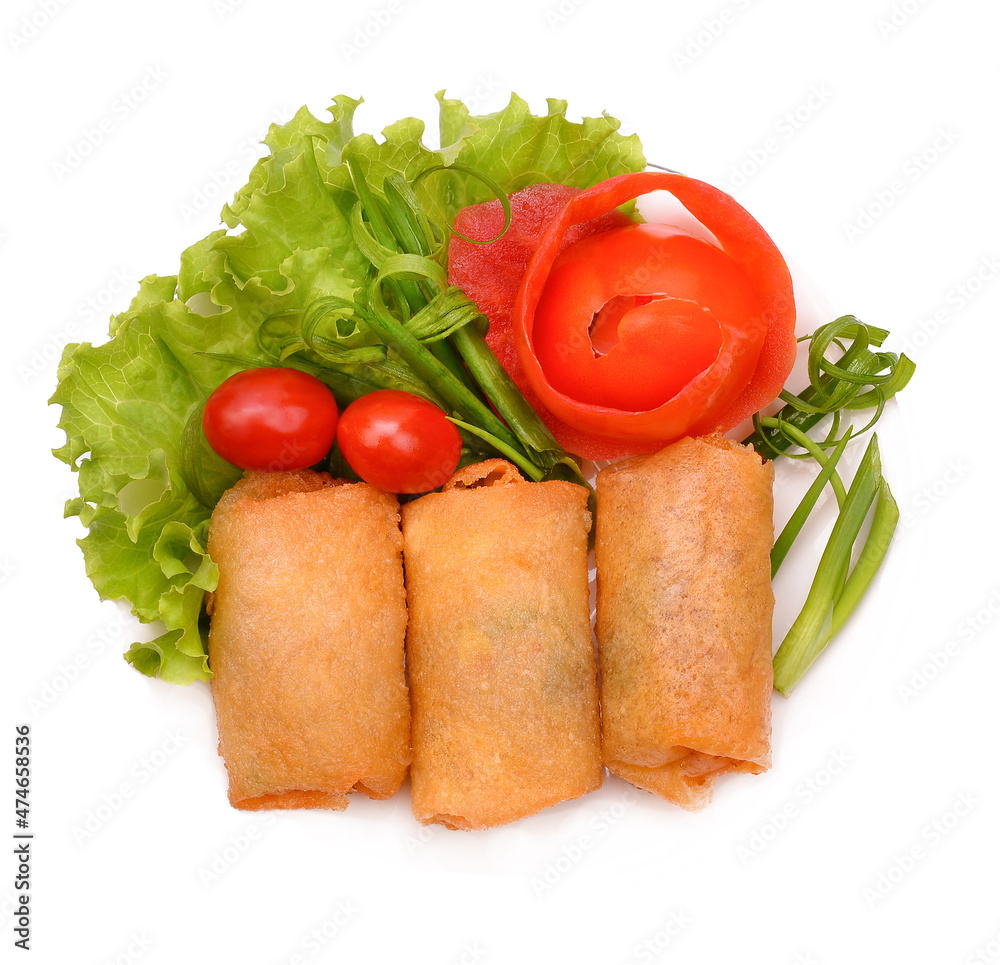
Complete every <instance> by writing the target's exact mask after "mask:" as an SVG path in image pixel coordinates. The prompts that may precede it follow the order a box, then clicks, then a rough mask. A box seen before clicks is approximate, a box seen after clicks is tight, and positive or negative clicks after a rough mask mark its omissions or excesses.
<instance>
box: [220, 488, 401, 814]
mask: <svg viewBox="0 0 1000 965" xmlns="http://www.w3.org/2000/svg"><path fill="white" fill-rule="evenodd" d="M398 508H399V504H398V503H397V501H396V498H395V497H394V496H390V495H388V494H386V493H383V492H380V491H379V490H377V489H375V488H373V487H372V486H369V485H367V484H365V483H357V484H350V483H340V482H338V481H335V480H333V479H331V478H330V477H329V476H328V475H326V474H325V473H315V472H312V471H310V470H301V471H299V472H291V473H248V474H247V475H246V476H245V477H244V478H243V479H242V480H240V481H239V482H238V483H237V484H236V485H235V486H233V488H232V489H230V490H229V491H228V492H226V493H225V495H224V496H223V497H222V499H221V500H220V501H219V504H218V505H217V506H216V508H215V511H214V512H213V513H212V520H211V524H210V529H209V537H208V549H209V553H210V554H211V557H212V559H213V560H214V561H215V563H216V564H217V565H218V567H219V585H218V589H216V591H215V593H214V594H213V599H212V600H211V606H210V612H211V615H212V624H211V630H210V632H209V637H208V651H209V661H210V665H211V668H212V672H213V675H214V676H213V677H212V697H213V698H214V700H215V709H216V714H217V717H218V722H219V753H220V754H222V757H223V759H224V760H225V762H226V768H227V770H228V771H229V801H230V803H231V804H232V805H233V806H234V807H236V808H240V809H242V810H259V809H263V808H331V809H333V810H336V811H340V810H343V809H344V808H346V807H347V795H348V793H349V792H350V791H353V790H356V791H362V792H364V793H365V794H367V795H368V796H369V797H372V798H376V799H379V800H381V799H382V798H386V797H389V796H390V795H391V794H393V793H395V791H397V790H398V789H399V786H400V784H401V783H402V781H403V778H404V776H405V774H406V768H407V765H408V763H409V759H410V742H409V736H410V708H409V699H408V692H407V687H406V679H405V671H404V641H405V634H406V603H405V592H404V589H403V566H402V556H401V551H402V542H403V540H402V534H401V533H400V531H399V521H398Z"/></svg>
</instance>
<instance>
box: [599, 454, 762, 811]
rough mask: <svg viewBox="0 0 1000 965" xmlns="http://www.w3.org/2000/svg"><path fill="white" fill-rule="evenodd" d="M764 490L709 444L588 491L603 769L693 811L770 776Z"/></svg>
mask: <svg viewBox="0 0 1000 965" xmlns="http://www.w3.org/2000/svg"><path fill="white" fill-rule="evenodd" d="M773 478H774V470H773V467H772V466H771V464H770V463H765V462H764V461H763V460H762V459H761V458H760V456H758V455H757V453H755V452H754V451H753V450H752V449H751V448H749V447H744V446H740V445H738V444H737V443H733V442H730V441H728V440H726V439H723V438H722V437H720V436H707V437H702V438H698V439H691V438H687V439H683V440H681V441H679V442H677V443H674V444H673V445H671V446H668V447H667V448H666V449H664V450H662V451H661V452H659V453H656V454H654V455H651V456H642V457H636V458H634V459H630V460H626V461H624V462H621V463H618V464H616V465H613V466H609V467H608V468H607V469H604V470H602V471H601V472H600V473H599V474H598V477H597V533H596V555H597V627H596V630H597V639H598V645H599V649H600V662H601V678H602V710H603V719H604V745H603V752H604V761H605V764H606V765H607V767H608V769H609V770H611V771H612V772H613V773H616V774H619V775H620V776H622V777H624V778H625V779H626V780H629V781H631V782H632V783H633V784H635V785H637V786H638V787H643V788H646V789H647V790H650V791H653V792H654V793H656V794H659V795H661V796H662V797H664V798H666V799H667V800H669V801H672V802H674V803H676V804H679V805H681V806H682V807H685V808H688V809H691V810H696V809H698V808H700V807H703V806H704V805H705V804H707V803H708V801H709V800H710V799H711V796H712V786H713V784H714V783H715V780H716V779H717V778H718V777H719V775H720V774H724V773H729V772H734V771H749V772H751V773H760V772H761V771H763V770H766V769H767V768H768V767H769V766H770V731H771V712H770V707H771V689H772V668H771V616H772V611H773V608H774V596H773V594H772V591H771V579H770V550H771V545H772V542H773V538H774V530H773V524H772V509H773V503H772V482H773Z"/></svg>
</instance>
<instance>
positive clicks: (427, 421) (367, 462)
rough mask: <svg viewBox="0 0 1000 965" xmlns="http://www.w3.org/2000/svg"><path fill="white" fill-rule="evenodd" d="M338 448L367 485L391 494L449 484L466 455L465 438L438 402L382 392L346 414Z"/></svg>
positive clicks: (352, 406)
mask: <svg viewBox="0 0 1000 965" xmlns="http://www.w3.org/2000/svg"><path fill="white" fill-rule="evenodd" d="M337 445H338V446H339V447H340V451H341V454H342V455H343V457H344V458H345V459H346V460H347V462H348V464H349V465H350V467H351V468H352V469H353V470H354V471H355V472H356V473H357V474H358V475H359V476H360V477H361V478H362V479H363V480H364V481H365V482H367V483H370V484H371V485H372V486H375V487H376V488H377V489H382V490H385V491H386V492H389V493H426V492H430V490H432V489H437V487H438V486H442V485H444V483H446V482H447V481H448V479H449V478H450V477H451V475H452V474H453V473H454V472H455V468H456V467H457V466H458V460H459V457H460V456H461V454H462V437H461V436H460V435H459V434H458V429H457V428H456V427H455V425H454V423H452V422H449V421H448V418H447V417H446V416H445V414H444V413H443V412H442V411H441V410H440V409H439V408H438V407H437V406H436V405H434V404H433V403H431V402H428V401H427V400H426V399H421V398H420V397H419V396H416V395H412V394H410V393H409V392H397V391H396V390H394V389H380V390H379V391H377V392H371V393H369V394H368V395H363V396H361V398H360V399H356V400H355V401H354V402H352V403H351V404H350V405H349V406H348V407H347V408H346V409H344V414H343V415H342V416H341V419H340V425H339V426H338V427H337Z"/></svg>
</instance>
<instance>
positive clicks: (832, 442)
mask: <svg viewBox="0 0 1000 965" xmlns="http://www.w3.org/2000/svg"><path fill="white" fill-rule="evenodd" d="M887 335H888V332H886V331H885V330H884V329H880V328H875V327H874V326H869V325H865V324H863V323H862V322H860V321H858V319H857V318H855V317H854V316H853V315H845V316H843V317H841V318H838V319H836V320H835V321H833V322H831V323H830V324H828V325H823V326H821V327H820V328H818V329H817V330H816V331H815V332H814V333H813V334H812V335H808V336H805V337H804V338H803V339H800V340H799V341H808V342H809V360H808V370H809V385H808V387H807V388H806V389H804V390H803V391H802V392H801V393H799V394H798V395H793V394H792V393H790V392H787V391H783V392H782V393H781V396H780V398H781V400H782V401H783V402H784V403H785V405H784V408H782V409H781V410H780V411H779V412H778V413H777V414H776V415H775V416H761V415H760V414H759V413H758V415H756V416H755V417H754V432H753V434H752V435H750V436H749V437H747V438H746V439H745V440H744V443H750V444H752V445H753V446H754V448H755V449H756V450H757V451H758V452H759V453H760V454H761V455H762V456H763V457H764V458H766V459H772V460H773V459H777V458H779V457H781V456H788V457H791V458H812V459H814V460H815V461H816V462H817V463H818V464H819V466H820V472H819V474H818V475H817V477H816V479H815V480H814V481H813V483H812V485H811V486H810V487H809V489H808V491H807V492H806V494H805V496H804V497H803V498H802V501H801V502H800V503H799V505H798V507H797V508H796V510H795V512H794V513H792V515H791V517H790V518H789V520H788V522H787V523H786V525H785V527H784V529H783V530H782V531H781V533H779V534H778V537H777V538H776V539H775V541H774V547H773V549H772V550H771V576H772V578H773V577H774V575H775V574H776V573H777V572H778V569H779V568H780V567H781V564H782V562H783V561H784V559H785V557H786V556H787V554H788V550H789V549H790V547H791V545H792V543H793V542H794V540H795V538H796V537H797V536H798V534H799V533H800V532H801V530H802V527H803V525H804V524H805V522H806V520H807V519H808V518H809V515H810V514H811V512H812V511H813V509H814V507H815V506H816V503H817V501H818V499H819V496H820V494H821V493H822V492H823V490H824V489H825V488H826V486H827V485H829V486H830V487H831V489H832V490H833V493H834V495H835V497H836V500H837V507H838V515H837V519H836V522H835V523H834V526H833V531H832V532H831V534H830V537H829V539H828V541H827V544H826V547H825V549H824V551H823V554H822V556H821V558H820V561H819V565H818V566H817V569H816V575H815V576H814V578H813V582H812V586H811V587H810V589H809V593H808V594H807V596H806V600H805V603H804V604H803V607H802V610H801V612H800V613H799V615H798V617H797V618H796V619H795V621H794V623H793V624H792V626H791V628H790V629H789V631H788V633H787V634H786V636H785V638H784V640H783V641H782V642H781V645H780V646H779V647H778V650H777V652H776V653H775V655H774V686H775V688H776V689H777V690H778V691H779V692H780V693H782V694H784V695H785V696H786V697H787V696H788V694H790V693H791V691H792V689H793V688H794V687H795V685H796V684H797V683H798V682H799V680H801V679H802V676H803V674H804V673H805V672H806V670H808V669H809V667H810V665H811V664H812V663H813V661H814V660H816V658H817V657H818V656H819V655H820V654H821V653H822V652H823V650H824V649H825V648H826V646H827V645H828V644H829V643H830V641H831V640H832V639H833V638H834V636H835V635H836V634H837V633H838V632H839V631H840V629H841V628H842V627H843V626H844V624H845V623H846V622H847V619H848V618H849V617H850V615H851V614H852V613H853V612H854V610H855V609H856V608H857V606H858V604H859V603H860V602H861V599H862V597H863V596H864V594H865V592H866V591H867V590H868V587H869V586H870V585H871V582H872V580H873V579H874V577H875V574H876V573H877V572H878V569H879V567H880V566H881V565H882V561H883V560H884V559H885V555H886V552H887V551H888V549H889V545H890V543H891V542H892V539H893V535H894V533H895V530H896V525H897V523H898V521H899V510H898V508H897V506H896V502H895V500H894V499H893V497H892V492H891V490H890V489H889V484H888V482H886V480H885V478H884V477H883V475H882V464H881V458H880V455H879V448H878V437H877V435H876V434H875V433H872V437H871V440H870V441H869V443H868V447H867V449H866V450H865V454H864V456H863V458H862V460H861V464H860V465H859V467H858V469H857V471H856V472H855V474H854V478H853V480H852V481H851V484H850V487H846V486H845V485H844V482H843V480H842V479H841V477H840V475H839V474H838V472H837V465H838V463H839V461H840V458H841V456H842V455H843V453H844V450H845V449H846V448H847V444H848V442H850V441H851V440H852V439H855V438H857V437H859V436H862V435H864V434H865V433H866V432H868V430H869V429H871V428H872V427H873V426H874V425H875V423H876V422H877V421H878V419H879V418H880V417H881V415H882V412H883V410H884V408H885V404H886V402H887V401H888V400H889V399H891V398H892V397H893V396H894V395H896V393H898V392H899V391H900V390H901V389H903V388H904V387H905V386H906V384H907V383H908V382H909V381H910V378H911V377H912V376H913V372H914V370H915V366H914V364H913V362H912V361H911V360H910V359H908V358H907V357H906V356H905V355H896V354H894V353H892V352H884V351H880V350H879V349H881V345H882V343H883V341H884V340H885V338H886V336H887ZM831 346H833V347H834V351H835V352H839V357H837V358H836V359H830V358H828V357H827V351H828V350H829V349H830V348H831ZM873 346H874V349H876V350H875V351H873ZM865 410H874V412H873V415H872V416H871V417H870V419H869V420H868V422H867V423H866V424H865V426H864V427H863V428H862V429H860V430H855V429H854V427H853V425H851V424H848V425H846V427H845V426H844V425H843V423H844V421H845V414H846V415H847V416H848V417H849V414H850V413H851V412H853V411H865ZM827 418H829V420H830V422H829V425H828V427H827V429H826V432H825V433H824V434H823V435H822V438H814V437H813V436H812V435H810V431H817V433H818V432H819V427H820V426H821V425H822V424H823V422H824V420H826V419H827ZM793 450H796V451H793ZM873 504H874V510H872V506H873ZM869 518H870V519H871V525H870V527H869V529H868V534H867V536H866V537H865V540H864V543H863V545H862V546H861V547H860V551H857V544H858V539H859V536H860V534H861V531H862V529H863V528H864V524H865V522H866V520H868V519H869ZM855 556H856V557H857V558H856V562H855V563H854V565H853V567H852V565H851V561H852V559H855Z"/></svg>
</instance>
